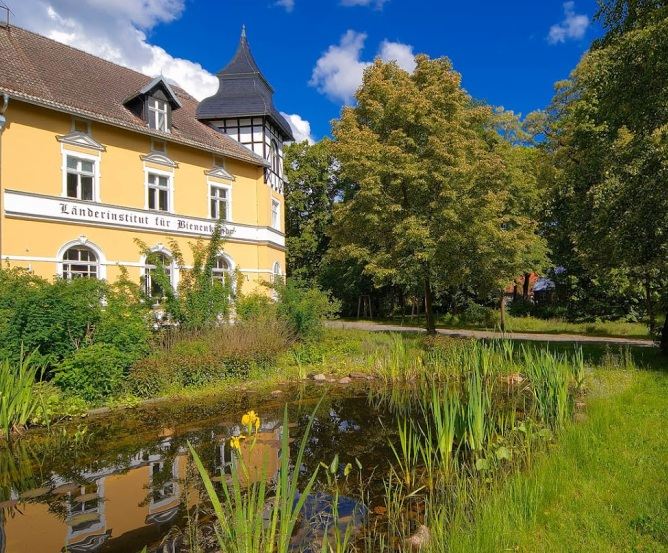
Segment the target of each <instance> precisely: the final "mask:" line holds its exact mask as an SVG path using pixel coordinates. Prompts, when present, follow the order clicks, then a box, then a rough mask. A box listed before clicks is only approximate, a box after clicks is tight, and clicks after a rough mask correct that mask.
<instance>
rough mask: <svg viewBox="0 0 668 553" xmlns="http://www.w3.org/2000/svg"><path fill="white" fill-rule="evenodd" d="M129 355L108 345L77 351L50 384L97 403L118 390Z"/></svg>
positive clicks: (121, 384) (60, 366)
mask: <svg viewBox="0 0 668 553" xmlns="http://www.w3.org/2000/svg"><path fill="white" fill-rule="evenodd" d="M132 361H133V358H132V356H131V355H129V354H127V353H125V352H122V351H120V350H119V349H118V348H116V347H114V346H112V345H109V344H92V345H90V346H86V347H83V348H81V349H79V350H77V351H76V352H75V353H74V354H73V355H71V356H70V357H68V358H67V359H65V361H63V362H62V363H61V364H60V365H59V366H58V367H57V368H56V369H55V371H54V372H55V374H54V378H53V381H54V383H55V384H56V385H57V386H58V387H59V388H61V389H62V390H64V391H66V392H71V393H73V394H76V395H78V396H80V397H82V398H84V399H85V400H87V401H99V400H101V399H104V398H107V397H109V396H112V395H114V394H117V393H119V392H120V391H121V390H122V387H123V382H124V379H125V373H126V371H127V369H128V367H129V366H130V365H131V363H132Z"/></svg>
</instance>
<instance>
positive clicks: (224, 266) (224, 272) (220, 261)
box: [211, 255, 232, 284]
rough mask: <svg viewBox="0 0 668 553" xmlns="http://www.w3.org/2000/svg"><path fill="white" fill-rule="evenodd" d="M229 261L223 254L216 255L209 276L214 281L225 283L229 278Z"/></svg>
mask: <svg viewBox="0 0 668 553" xmlns="http://www.w3.org/2000/svg"><path fill="white" fill-rule="evenodd" d="M231 269H232V267H230V262H229V261H228V260H227V258H226V257H225V256H223V255H219V256H218V257H216V263H215V264H214V266H213V269H211V276H212V278H213V280H214V281H218V282H220V283H221V284H225V280H226V279H229V278H230V270H231Z"/></svg>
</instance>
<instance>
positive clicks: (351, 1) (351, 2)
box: [341, 0, 389, 10]
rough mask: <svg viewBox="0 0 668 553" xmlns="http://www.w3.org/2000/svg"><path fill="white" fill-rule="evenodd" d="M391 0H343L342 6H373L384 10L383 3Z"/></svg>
mask: <svg viewBox="0 0 668 553" xmlns="http://www.w3.org/2000/svg"><path fill="white" fill-rule="evenodd" d="M388 1H389V0H341V5H342V6H373V7H374V8H376V9H377V10H382V9H383V5H384V4H385V3H386V2H388Z"/></svg>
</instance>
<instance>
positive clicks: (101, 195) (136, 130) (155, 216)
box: [0, 26, 293, 290]
mask: <svg viewBox="0 0 668 553" xmlns="http://www.w3.org/2000/svg"><path fill="white" fill-rule="evenodd" d="M0 59H2V60H7V62H4V61H3V63H2V64H0V127H2V130H1V131H0V259H1V260H2V265H3V267H7V266H10V267H25V268H27V269H29V270H31V271H33V272H34V273H35V274H37V275H39V276H42V277H46V278H49V277H52V276H59V277H63V278H68V279H69V278H80V277H89V278H101V279H107V280H109V281H113V280H114V279H116V278H118V276H119V275H120V274H121V273H122V272H123V270H126V271H127V273H128V275H129V276H130V277H131V278H132V279H133V280H137V281H139V280H142V281H143V282H145V283H146V285H147V287H150V285H151V284H150V275H151V269H152V267H153V265H152V263H154V262H155V261H154V260H155V258H156V257H159V258H160V259H161V261H162V262H163V263H164V264H165V267H166V268H167V271H168V273H169V276H170V278H171V280H172V284H173V286H174V287H175V288H176V287H178V283H179V276H180V273H181V272H182V271H183V270H187V269H188V268H189V267H191V266H192V265H191V264H192V262H193V260H192V254H191V249H190V244H191V243H192V242H194V241H195V240H197V239H203V240H207V239H208V238H209V237H210V236H211V234H212V232H213V230H214V227H215V224H216V222H217V221H218V220H221V221H222V233H223V236H224V238H225V241H224V244H223V247H222V249H221V251H220V255H219V257H218V259H217V261H216V267H215V268H214V272H215V273H216V274H218V275H221V276H222V275H224V274H225V273H229V272H231V271H235V270H236V269H239V270H240V271H241V273H242V274H243V276H244V280H245V281H246V283H247V284H244V286H248V288H247V289H249V290H252V289H254V288H255V287H257V286H258V285H259V284H260V283H261V282H265V281H267V280H271V279H272V278H274V276H275V275H279V274H284V272H285V236H284V233H283V231H284V223H283V214H284V206H283V166H282V150H283V143H284V142H285V141H288V140H292V139H293V137H292V133H291V131H290V127H289V125H288V123H287V122H286V121H285V119H284V118H283V117H282V116H281V115H280V113H279V112H278V111H277V110H276V108H275V107H274V105H273V101H272V95H273V90H272V89H271V87H270V86H269V84H268V83H267V81H266V79H265V78H264V76H262V74H261V72H260V71H259V69H258V67H257V64H256V63H255V61H254V59H253V56H252V54H251V52H250V48H249V46H248V42H247V40H246V37H245V32H244V33H242V37H241V40H240V43H239V47H238V49H237V52H236V54H235V56H234V58H233V59H232V61H231V62H230V63H229V64H228V66H227V67H226V68H225V69H223V70H222V71H221V72H220V73H219V75H218V76H219V80H220V84H219V90H218V92H217V93H216V94H215V95H214V96H212V97H211V98H207V99H205V100H203V101H202V102H199V103H198V102H197V100H195V99H194V98H193V97H191V96H190V95H189V94H187V93H186V92H185V91H183V90H181V89H179V88H178V87H176V86H173V85H172V84H170V83H168V82H167V81H166V80H165V79H164V78H162V77H157V78H151V77H148V76H145V75H142V74H140V73H137V72H135V71H132V70H130V69H127V68H124V67H121V66H118V65H115V64H113V63H110V62H107V61H105V60H102V59H100V58H97V57H95V56H92V55H90V54H87V53H85V52H82V51H80V50H77V49H74V48H71V47H69V46H66V45H63V44H60V43H58V42H55V41H52V40H50V39H48V38H45V37H42V36H40V35H36V34H34V33H31V32H28V31H25V30H23V29H21V28H18V27H14V26H6V27H0ZM138 241H140V242H141V243H143V244H145V245H146V246H147V247H148V249H149V250H150V252H151V253H149V254H148V255H146V251H145V250H143V251H142V248H141V247H140V246H139V245H138ZM170 244H171V245H173V244H176V245H177V246H178V249H179V250H180V251H181V252H182V253H183V257H184V259H183V261H182V265H179V264H178V262H177V260H176V259H175V256H174V252H172V251H171V250H172V248H171V247H170ZM245 289H246V288H245Z"/></svg>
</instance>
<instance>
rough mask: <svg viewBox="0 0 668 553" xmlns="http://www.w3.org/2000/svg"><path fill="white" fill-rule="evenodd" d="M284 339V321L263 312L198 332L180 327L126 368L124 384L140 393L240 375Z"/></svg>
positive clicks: (279, 348) (281, 346)
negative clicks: (172, 337) (164, 345)
mask: <svg viewBox="0 0 668 553" xmlns="http://www.w3.org/2000/svg"><path fill="white" fill-rule="evenodd" d="M287 345H288V332H287V330H286V328H285V325H284V324H283V323H282V322H281V321H279V320H277V319H272V318H269V317H263V318H259V319H257V320H255V321H249V322H242V321H240V322H239V323H237V324H234V325H222V326H219V327H216V328H212V329H210V330H207V331H204V332H197V333H187V332H182V333H181V335H180V336H177V337H176V341H175V342H174V343H173V344H172V345H171V347H169V348H165V349H162V350H158V351H157V352H155V353H154V354H153V355H151V356H149V357H147V358H144V359H140V360H139V361H137V362H136V363H135V364H134V365H133V366H132V368H131V370H130V373H129V376H128V384H129V388H130V390H131V391H132V392H134V393H135V394H137V395H139V396H142V397H150V396H155V395H160V394H163V393H165V392H167V391H169V390H173V389H178V388H181V387H188V386H201V385H204V384H207V383H209V382H213V381H216V380H222V379H225V378H232V377H234V378H245V377H247V376H248V374H249V373H250V370H251V368H252V367H254V366H257V367H260V368H265V367H268V366H270V365H272V364H273V363H275V361H276V358H277V357H278V355H279V354H280V353H281V352H283V351H285V350H286V348H287Z"/></svg>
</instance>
